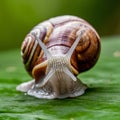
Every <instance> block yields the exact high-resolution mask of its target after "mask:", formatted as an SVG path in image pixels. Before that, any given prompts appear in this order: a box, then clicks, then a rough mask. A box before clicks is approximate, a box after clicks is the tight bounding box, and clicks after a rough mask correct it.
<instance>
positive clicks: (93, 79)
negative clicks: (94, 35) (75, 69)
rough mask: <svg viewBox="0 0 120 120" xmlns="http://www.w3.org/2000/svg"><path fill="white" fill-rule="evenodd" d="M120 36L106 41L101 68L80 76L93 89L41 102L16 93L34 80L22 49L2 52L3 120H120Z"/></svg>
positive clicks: (0, 102) (0, 116) (0, 111)
mask: <svg viewBox="0 0 120 120" xmlns="http://www.w3.org/2000/svg"><path fill="white" fill-rule="evenodd" d="M119 39H120V37H111V38H104V40H102V41H101V43H102V52H101V56H100V59H99V61H98V63H97V65H96V66H95V67H94V68H93V69H91V70H90V71H88V72H85V73H83V74H80V75H79V76H78V77H79V78H80V79H81V80H82V81H83V82H84V83H86V84H87V85H88V86H89V88H88V89H87V90H86V93H85V94H84V95H82V96H80V97H77V98H73V99H70V98H68V99H62V100H58V99H55V100H46V99H37V98H34V97H31V96H27V95H25V94H23V93H20V92H17V91H16V86H17V85H18V84H20V83H21V82H23V81H29V80H30V79H32V78H31V77H30V76H29V75H28V74H27V72H26V71H25V70H24V67H23V65H22V61H21V57H20V50H13V51H6V52H0V97H1V99H0V120H41V119H42V120H43V119H44V120H61V119H62V120H97V119H98V120H119V119H120V40H119Z"/></svg>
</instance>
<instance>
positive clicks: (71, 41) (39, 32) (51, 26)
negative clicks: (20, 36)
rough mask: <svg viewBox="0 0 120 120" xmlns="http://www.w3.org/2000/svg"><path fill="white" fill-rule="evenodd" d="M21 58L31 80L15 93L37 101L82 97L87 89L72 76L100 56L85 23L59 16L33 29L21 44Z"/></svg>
mask: <svg viewBox="0 0 120 120" xmlns="http://www.w3.org/2000/svg"><path fill="white" fill-rule="evenodd" d="M21 55H22V59H23V63H24V65H25V68H26V70H27V72H28V73H29V74H30V75H31V76H32V77H33V80H32V81H29V82H25V83H22V84H20V85H19V86H17V90H19V91H22V92H26V93H27V94H28V95H31V96H34V97H37V98H47V99H54V98H66V97H77V96H80V95H82V94H83V93H84V92H85V90H86V88H87V86H86V85H85V84H83V83H82V82H81V81H80V80H79V79H78V78H77V77H76V76H77V75H78V74H79V73H82V72H84V71H87V70H89V69H90V68H92V67H93V66H94V65H95V64H96V62H97V60H98V58H99V55H100V38H99V35H98V34H97V32H96V31H95V29H94V28H93V27H92V26H91V25H90V24H89V23H87V22H86V21H85V20H83V19H81V18H78V17H75V16H69V15H66V16H59V17H55V18H51V19H49V20H47V21H44V22H42V23H40V24H38V25H37V26H35V27H34V28H33V29H32V30H31V31H30V32H29V33H28V35H27V36H26V37H25V40H24V41H23V43H22V47H21Z"/></svg>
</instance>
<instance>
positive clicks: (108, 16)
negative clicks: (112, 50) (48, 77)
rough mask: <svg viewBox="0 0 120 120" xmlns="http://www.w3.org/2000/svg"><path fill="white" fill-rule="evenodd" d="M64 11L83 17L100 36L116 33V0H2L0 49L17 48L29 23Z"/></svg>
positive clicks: (119, 16)
mask: <svg viewBox="0 0 120 120" xmlns="http://www.w3.org/2000/svg"><path fill="white" fill-rule="evenodd" d="M65 14H70V15H77V16H79V17H81V18H84V19H85V20H87V21H88V22H89V23H91V24H92V25H93V26H94V28H95V29H96V30H97V31H98V33H99V34H100V36H102V37H103V36H113V35H120V0H3V1H1V2H0V51H1V50H9V49H14V48H20V46H21V43H22V41H23V39H24V37H25V35H26V34H27V33H28V32H29V31H30V30H31V29H32V27H34V26H35V25H37V24H38V23H39V22H42V21H43V20H46V19H48V18H51V17H54V16H59V15H65Z"/></svg>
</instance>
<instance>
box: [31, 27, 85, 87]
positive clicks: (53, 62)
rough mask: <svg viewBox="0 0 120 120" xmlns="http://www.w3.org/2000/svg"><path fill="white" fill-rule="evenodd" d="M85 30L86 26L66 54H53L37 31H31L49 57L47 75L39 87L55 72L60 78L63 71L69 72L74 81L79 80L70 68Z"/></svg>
mask: <svg viewBox="0 0 120 120" xmlns="http://www.w3.org/2000/svg"><path fill="white" fill-rule="evenodd" d="M85 30H86V29H85V28H84V29H82V30H80V33H79V35H78V37H77V39H76V40H75V42H74V43H73V45H72V47H71V48H70V49H69V51H68V52H67V54H65V55H64V56H53V55H52V54H51V53H50V52H49V51H48V50H47V48H46V46H45V45H44V44H43V43H42V41H41V40H40V39H39V37H38V36H37V35H36V33H34V32H32V33H31V34H32V35H33V36H34V37H35V40H37V42H38V44H39V46H40V47H41V48H42V50H43V51H44V53H45V55H46V57H47V60H48V67H47V71H46V77H45V78H44V80H42V81H41V82H40V83H39V84H37V87H42V86H44V85H45V84H46V83H47V82H48V80H49V79H50V78H51V77H52V76H53V75H54V74H56V76H57V78H58V79H59V76H62V73H63V72H64V73H65V74H67V75H68V76H69V77H70V78H71V79H72V80H73V81H76V80H77V79H76V77H75V76H74V74H73V73H72V70H71V68H70V66H71V65H70V58H71V56H72V54H73V52H74V50H75V48H76V46H77V45H78V43H79V41H80V39H81V38H82V36H83V34H84V33H85V32H86V31H85Z"/></svg>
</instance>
